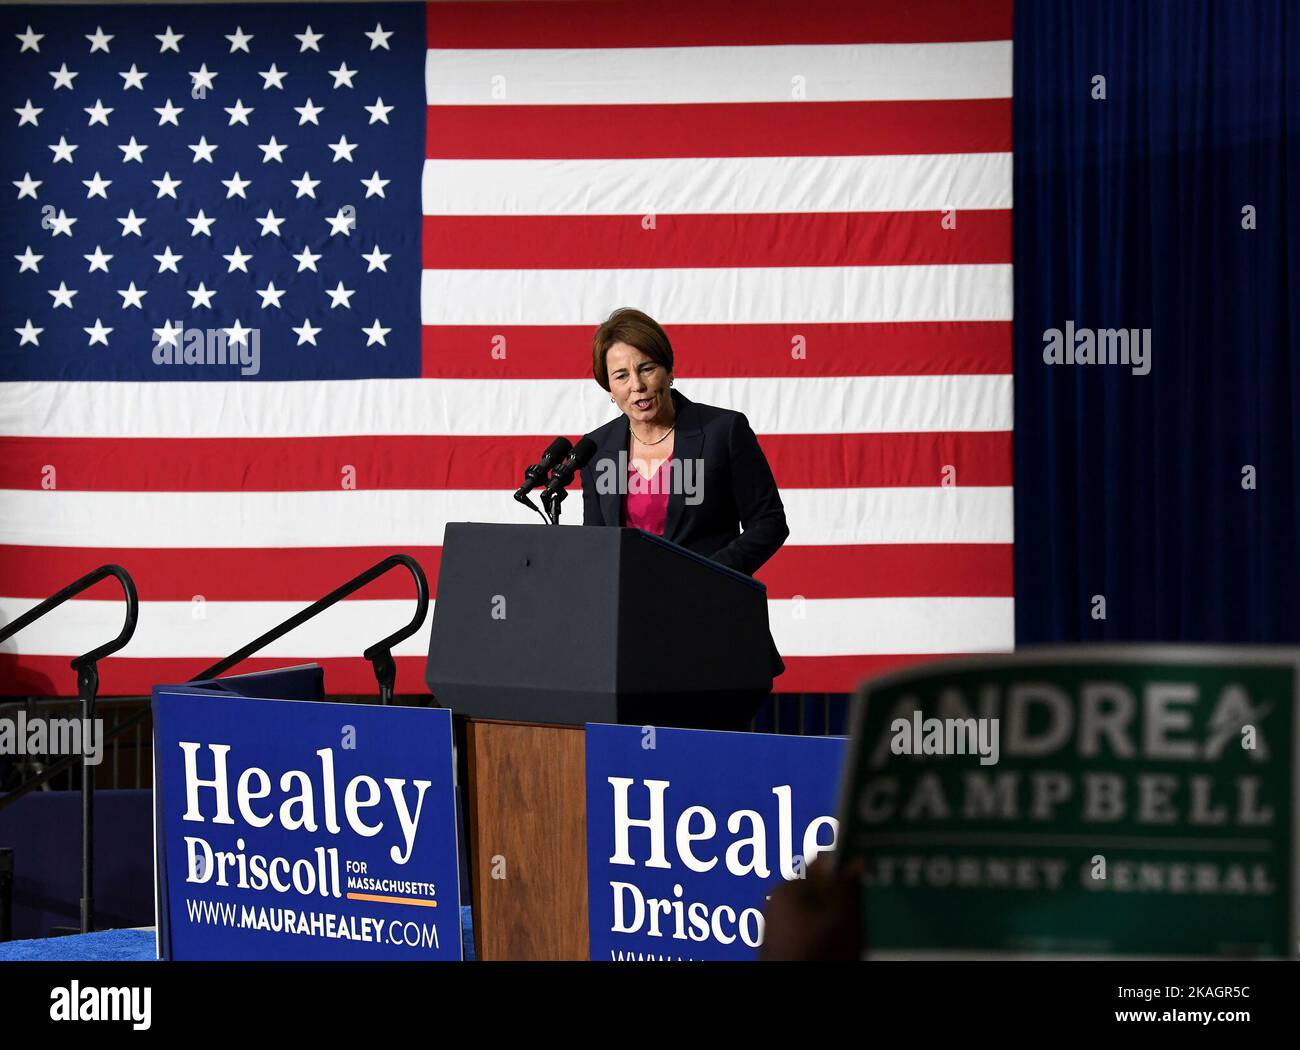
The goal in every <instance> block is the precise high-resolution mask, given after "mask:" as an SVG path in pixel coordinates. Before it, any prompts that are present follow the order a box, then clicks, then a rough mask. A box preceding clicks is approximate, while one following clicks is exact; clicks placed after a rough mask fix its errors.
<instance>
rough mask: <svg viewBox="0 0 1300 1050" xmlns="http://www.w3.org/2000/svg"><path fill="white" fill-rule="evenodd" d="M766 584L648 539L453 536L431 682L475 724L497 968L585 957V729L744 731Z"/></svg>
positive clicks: (762, 657)
mask: <svg viewBox="0 0 1300 1050" xmlns="http://www.w3.org/2000/svg"><path fill="white" fill-rule="evenodd" d="M775 669H776V666H775V656H774V649H773V647H772V643H771V635H770V633H769V631H768V621H767V592H766V588H765V587H764V586H763V585H762V584H761V583H758V582H757V581H755V580H753V579H751V578H750V577H748V576H745V575H744V574H742V573H738V572H734V571H732V570H731V569H728V568H726V567H724V566H722V565H719V564H717V563H716V562H712V561H710V560H709V559H707V558H704V557H701V556H699V555H697V554H693V553H692V552H690V551H687V550H685V549H684V548H682V547H679V546H677V545H676V544H673V543H670V542H668V541H666V540H663V539H661V538H659V537H657V536H652V535H650V534H649V533H645V532H642V531H640V530H639V529H615V528H567V527H546V526H537V525H489V524H476V523H453V524H449V525H448V526H447V529H446V534H445V538H444V541H443V551H442V562H441V566H440V568H439V573H438V592H437V601H436V603H435V605H434V616H433V631H432V635H431V638H430V643H429V662H428V667H427V670H426V675H425V680H426V682H427V684H428V686H429V690H430V691H431V692H432V693H433V695H434V697H435V698H436V699H437V700H438V702H439V703H440V704H442V705H443V706H444V707H448V708H450V709H451V710H452V711H453V713H454V714H455V715H457V716H458V718H457V720H456V721H457V728H458V736H457V738H458V742H459V747H460V761H459V766H460V770H461V775H462V783H463V784H464V785H465V787H466V795H467V803H468V805H467V809H468V817H469V821H468V823H469V827H468V840H469V841H468V845H469V864H470V872H471V878H470V884H471V892H472V894H473V903H474V916H475V919H474V923H475V938H476V940H477V942H478V944H477V950H478V953H479V954H478V958H481V959H585V958H587V950H588V936H587V934H588V931H587V887H586V811H585V801H586V800H585V781H584V769H585V762H584V757H583V744H584V741H583V731H582V725H583V723H586V722H616V723H624V724H632V725H647V726H649V725H653V726H675V727H685V728H695V729H743V728H746V726H747V724H748V721H749V719H750V718H751V717H752V715H753V713H754V711H755V710H756V709H757V705H758V703H759V702H760V701H761V700H762V698H763V697H764V696H766V695H767V693H768V692H770V690H771V687H772V677H773V673H774V671H775Z"/></svg>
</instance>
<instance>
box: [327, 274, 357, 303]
mask: <svg viewBox="0 0 1300 1050" xmlns="http://www.w3.org/2000/svg"><path fill="white" fill-rule="evenodd" d="M325 294H326V295H328V296H329V297H330V309H331V310H333V309H334V308H335V307H336V306H342V307H343V308H344V309H346V310H351V309H352V304H351V303H350V302H348V300H349V299H351V298H352V296H354V295H355V294H356V289H355V288H353V289H348V288H344V287H343V282H342V281H339V283H338V285H337V286H336V287H334V288H326V289H325Z"/></svg>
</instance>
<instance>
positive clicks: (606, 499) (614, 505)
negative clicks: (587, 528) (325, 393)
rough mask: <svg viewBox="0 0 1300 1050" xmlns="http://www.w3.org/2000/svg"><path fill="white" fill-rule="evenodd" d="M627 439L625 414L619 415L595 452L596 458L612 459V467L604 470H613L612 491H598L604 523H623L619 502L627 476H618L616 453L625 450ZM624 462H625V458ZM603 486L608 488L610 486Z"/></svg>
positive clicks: (616, 524)
mask: <svg viewBox="0 0 1300 1050" xmlns="http://www.w3.org/2000/svg"><path fill="white" fill-rule="evenodd" d="M627 439H628V422H627V416H620V417H619V418H618V419H616V420H615V421H614V426H612V427H611V428H610V434H609V437H608V438H606V439H605V443H604V444H603V445H601V446H600V451H599V452H597V453H596V459H598V460H606V459H608V460H612V461H613V466H612V468H611V467H606V468H605V470H606V471H609V470H612V471H613V477H614V482H615V484H614V485H613V487H612V491H607V492H601V493H600V516H601V517H602V518H603V519H604V520H605V524H606V525H615V526H618V525H622V524H623V514H622V507H621V506H620V503H621V500H622V492H623V489H624V487H625V486H626V485H627V477H626V476H623V477H620V476H619V457H618V454H619V453H620V452H626V451H627ZM624 462H626V460H625V461H624ZM626 469H627V468H626V467H624V470H626ZM605 487H606V488H609V487H610V486H605Z"/></svg>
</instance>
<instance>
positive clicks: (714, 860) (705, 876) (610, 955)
mask: <svg viewBox="0 0 1300 1050" xmlns="http://www.w3.org/2000/svg"><path fill="white" fill-rule="evenodd" d="M844 747H845V741H844V738H843V737H797V736H775V735H772V734H768V733H718V732H705V731H702V730H691V729H658V728H654V727H651V726H615V725H588V726H587V898H588V908H589V917H590V929H591V958H592V959H605V960H609V959H613V960H629V959H633V960H635V959H681V960H687V959H754V958H757V956H758V948H759V946H760V945H761V944H762V942H763V906H764V904H765V901H766V898H767V895H768V894H769V893H771V891H772V889H773V887H774V886H775V885H776V884H777V883H778V882H780V881H781V880H784V879H791V878H797V877H799V875H800V874H801V873H802V871H803V869H804V867H805V866H806V865H807V864H809V863H811V862H812V859H813V858H814V857H815V856H816V855H817V853H818V852H822V851H825V850H827V849H829V848H831V847H832V846H833V845H834V844H835V836H836V831H837V824H836V820H835V808H836V797H837V793H838V789H839V777H840V766H841V764H842V763H843V760H844Z"/></svg>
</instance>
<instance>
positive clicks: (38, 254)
mask: <svg viewBox="0 0 1300 1050" xmlns="http://www.w3.org/2000/svg"><path fill="white" fill-rule="evenodd" d="M0 54H3V55H4V56H5V60H4V64H3V72H0V77H2V78H3V84H4V88H3V96H4V99H5V101H4V110H3V113H4V114H6V115H7V119H9V121H10V122H11V123H10V127H9V129H8V132H7V134H6V135H5V143H6V146H5V151H4V160H3V168H4V171H5V173H6V174H5V175H4V180H5V182H4V185H5V186H6V188H7V189H8V191H9V193H10V194H11V196H10V198H9V203H8V205H7V206H6V207H5V209H4V212H3V216H2V218H0V273H3V275H4V277H3V284H2V285H0V378H3V379H4V380H34V381H44V380H136V381H153V380H181V381H193V380H198V379H208V380H232V379H247V380H267V379H270V380H283V379H357V378H369V377H389V378H396V377H405V376H418V375H419V373H420V299H419V297H420V266H421V260H420V243H421V242H420V215H421V207H420V177H421V168H422V165H423V161H424V128H425V97H424V84H423V69H424V56H425V30H424V6H423V5H422V4H356V5H350V4H349V5H336V4H324V5H305V4H304V5H297V4H294V5H247V6H246V5H243V4H240V5H231V6H221V7H218V6H216V5H213V6H171V5H168V6H141V7H135V6H119V5H98V6H77V7H33V6H21V7H4V8H0ZM0 119H5V118H4V117H0Z"/></svg>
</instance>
